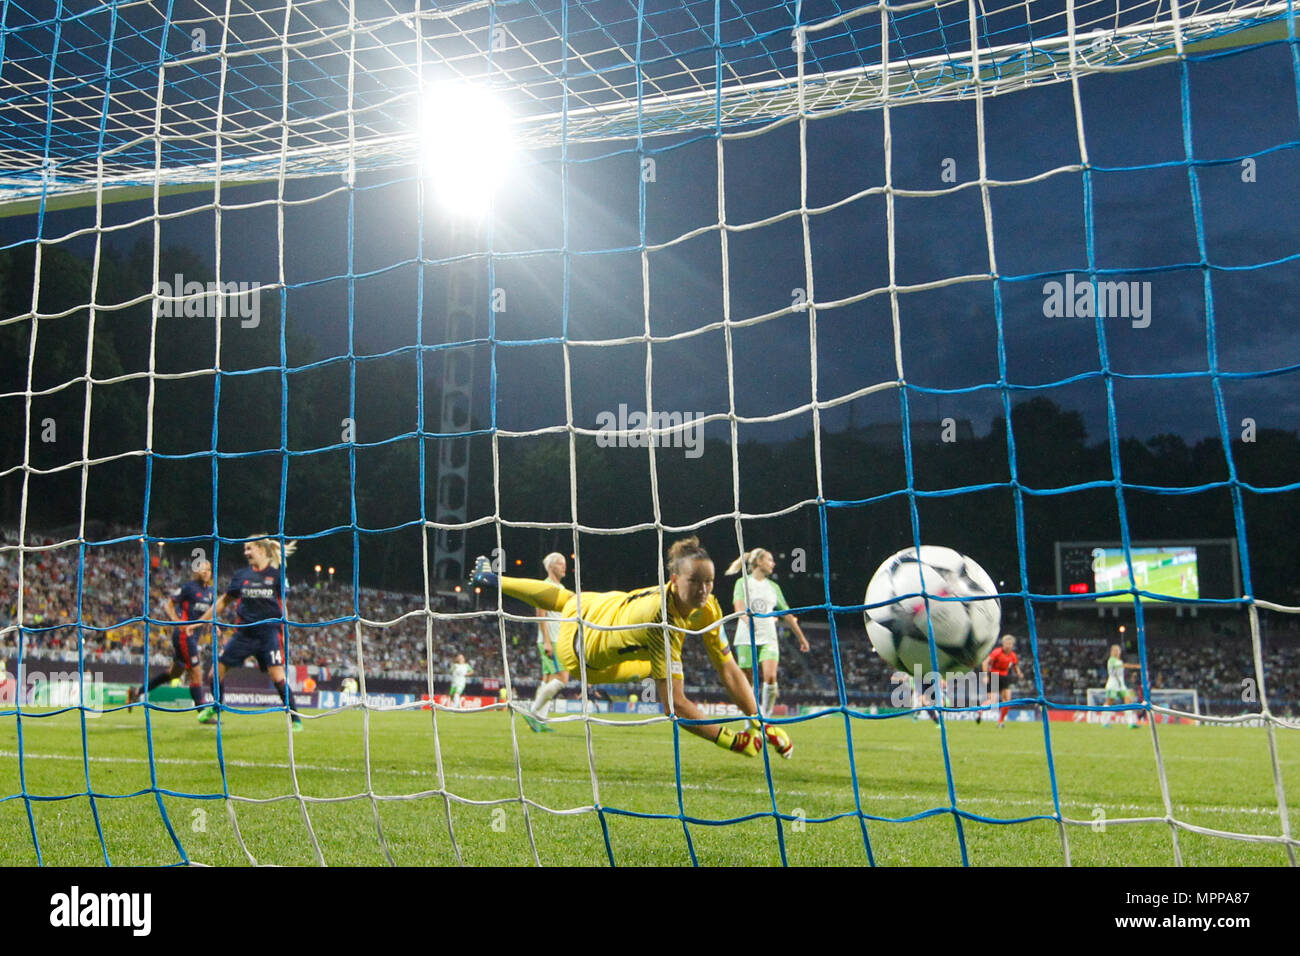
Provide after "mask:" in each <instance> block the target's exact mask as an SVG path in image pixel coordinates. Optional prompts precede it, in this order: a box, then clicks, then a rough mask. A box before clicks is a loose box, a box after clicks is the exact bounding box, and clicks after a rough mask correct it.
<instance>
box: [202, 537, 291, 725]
mask: <svg viewBox="0 0 1300 956" xmlns="http://www.w3.org/2000/svg"><path fill="white" fill-rule="evenodd" d="M295 547H296V545H295V543H294V542H292V541H290V542H288V543H287V544H286V545H285V546H284V552H283V554H282V553H281V551H280V542H279V541H277V540H275V539H274V538H261V539H260V540H257V541H248V542H246V543H245V544H244V557H245V558H247V559H248V567H246V568H241V569H240V570H238V571H236V572H235V573H234V576H233V577H231V579H230V586H229V587H228V588H226V592H225V593H224V594H222V595H221V597H220V598H218V599H217V604H216V608H215V609H214V615H213V616H214V617H215V618H220V617H221V615H222V613H223V612H224V611H225V610H226V608H227V607H229V606H230V605H231V604H234V606H235V623H236V624H238V625H240V626H239V627H236V628H235V636H234V637H232V638H231V639H230V640H229V641H227V642H226V646H225V647H223V648H222V649H221V656H220V657H219V658H218V659H217V680H216V681H215V682H214V684H213V687H212V698H213V700H214V701H216V703H217V705H218V706H220V704H221V681H222V680H224V679H225V677H226V671H227V670H228V669H229V668H231V667H242V666H243V664H244V661H245V660H247V659H248V658H250V657H255V658H256V659H257V666H258V667H260V668H261V669H262V670H263V671H265V672H266V675H267V676H268V677H270V678H271V681H272V683H274V684H275V692H276V693H277V694H279V695H280V698H281V699H282V700H283V701H284V703H285V706H286V707H288V708H289V709H290V711H292V710H293V698H292V697H290V696H289V688H288V686H287V685H286V684H285V679H284V676H285V675H284V616H285V615H284V592H283V590H282V588H281V580H282V577H281V572H280V564H281V562H282V560H283V558H285V557H288V556H289V555H290V554H293V551H294V548H295ZM216 716H217V708H216V707H209V708H208V709H207V710H205V711H204V712H203V713H201V714H200V715H199V721H200V722H202V723H205V724H208V723H212V721H214V720H216ZM292 717H293V729H294V730H295V731H298V730H301V729H302V718H301V717H299V716H298V715H297V714H292Z"/></svg>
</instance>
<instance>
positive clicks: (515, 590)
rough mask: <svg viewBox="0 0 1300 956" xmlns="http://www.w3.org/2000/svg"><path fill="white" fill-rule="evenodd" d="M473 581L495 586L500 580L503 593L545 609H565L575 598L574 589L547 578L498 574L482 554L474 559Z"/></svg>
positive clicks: (482, 584)
mask: <svg viewBox="0 0 1300 956" xmlns="http://www.w3.org/2000/svg"><path fill="white" fill-rule="evenodd" d="M472 581H473V583H475V584H478V585H481V586H487V587H495V586H496V585H497V583H498V582H500V584H501V593H502V594H506V595H509V596H510V597H512V598H517V599H518V600H520V601H523V602H524V603H525V604H531V605H532V606H533V607H540V608H542V609H543V610H545V611H563V610H564V606H565V605H566V604H568V603H569V602H570V601H572V600H573V599H574V593H573V592H572V591H570V590H568V589H566V588H562V587H560V586H559V585H558V584H553V583H552V582H551V581H549V580H547V579H545V578H543V579H542V580H540V581H539V580H536V579H534V578H514V577H509V576H507V575H504V574H497V573H496V572H495V571H493V570H492V562H491V561H489V560H488V559H487V558H485V557H482V556H480V557H478V558H475V559H474V576H473V578H472Z"/></svg>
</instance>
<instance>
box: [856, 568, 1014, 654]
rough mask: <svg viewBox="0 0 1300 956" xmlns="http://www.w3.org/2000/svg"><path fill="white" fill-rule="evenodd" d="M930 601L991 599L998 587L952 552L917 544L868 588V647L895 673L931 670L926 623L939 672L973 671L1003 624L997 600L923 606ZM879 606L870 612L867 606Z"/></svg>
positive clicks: (993, 598) (939, 602)
mask: <svg viewBox="0 0 1300 956" xmlns="http://www.w3.org/2000/svg"><path fill="white" fill-rule="evenodd" d="M923 582H924V585H925V593H926V594H927V595H929V596H931V597H938V598H942V597H974V596H978V595H982V594H987V595H996V594H997V588H996V587H994V585H993V580H992V578H990V577H989V576H988V574H987V573H985V571H984V569H983V568H981V567H980V566H979V565H978V564H976V563H975V562H974V561H972V560H971V559H970V558H968V557H966V556H965V555H961V554H958V553H957V552H956V551H954V550H952V548H938V547H933V546H930V545H922V547H921V553H920V556H919V557H918V556H917V553H916V549H915V548H906V549H905V550H903V551H900V552H898V554H896V555H894V556H893V557H892V558H890V559H889V560H888V561H886V562H885V563H884V564H882V565H881V566H880V567H879V568H878V569H877V570H876V573H875V575H873V576H872V578H871V583H870V584H868V585H867V599H866V601H865V602H864V603H866V604H867V605H868V608H867V612H866V614H865V615H864V617H865V618H866V622H867V636H868V637H870V638H871V646H872V647H874V648H875V649H876V653H877V654H879V655H880V656H881V657H882V658H884V660H885V663H887V664H889V666H891V667H893V668H894V669H895V670H900V671H906V672H907V673H912V672H914V671H915V670H916V669H917V668H918V667H919V668H920V669H921V671H922V672H923V673H924V672H929V670H930V639H929V627H928V626H927V622H928V624H931V625H933V627H934V644H935V651H936V652H937V656H938V660H939V673H941V674H951V673H961V672H963V671H969V670H974V669H975V668H976V667H979V665H980V664H981V663H983V661H984V658H986V657H987V656H988V654H989V651H991V650H993V644H994V643H995V642H996V641H997V638H998V627H999V625H1000V624H1001V623H1002V606H1001V604H999V603H998V599H997V598H996V597H989V598H987V599H985V600H978V601H935V600H931V601H929V602H928V604H929V608H928V611H927V608H926V605H927V602H926V601H925V600H924V599H923V598H922V597H921V590H922V588H921V585H922V583H923ZM873 604H876V605H880V606H879V607H870V605H873Z"/></svg>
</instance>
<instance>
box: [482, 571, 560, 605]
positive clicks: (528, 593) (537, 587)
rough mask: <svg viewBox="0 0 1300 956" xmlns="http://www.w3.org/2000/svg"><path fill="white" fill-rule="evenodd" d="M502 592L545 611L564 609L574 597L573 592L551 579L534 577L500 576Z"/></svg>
mask: <svg viewBox="0 0 1300 956" xmlns="http://www.w3.org/2000/svg"><path fill="white" fill-rule="evenodd" d="M500 581H501V593H502V594H505V595H508V596H510V597H512V598H518V599H519V600H521V601H523V602H525V603H526V604H531V605H532V606H533V607H540V608H541V609H542V610H544V611H563V610H564V605H566V604H567V603H569V601H570V600H571V599H572V598H573V592H572V591H569V590H566V589H565V588H562V587H560V586H559V585H558V584H552V583H551V582H550V581H537V580H534V579H533V578H510V577H506V576H505V575H504V574H503V575H501V576H500Z"/></svg>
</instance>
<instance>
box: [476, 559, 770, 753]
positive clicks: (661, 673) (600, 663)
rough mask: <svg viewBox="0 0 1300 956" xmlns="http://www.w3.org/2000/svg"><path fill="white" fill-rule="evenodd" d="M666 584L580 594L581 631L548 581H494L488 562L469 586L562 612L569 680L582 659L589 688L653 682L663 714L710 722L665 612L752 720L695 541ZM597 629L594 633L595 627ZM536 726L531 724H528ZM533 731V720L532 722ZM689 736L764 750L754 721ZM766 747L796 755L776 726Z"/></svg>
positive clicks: (559, 645) (708, 569) (559, 652)
mask: <svg viewBox="0 0 1300 956" xmlns="http://www.w3.org/2000/svg"><path fill="white" fill-rule="evenodd" d="M667 568H668V583H667V584H665V585H652V586H650V587H647V588H641V589H640V590H636V591H631V592H627V591H605V592H602V593H584V594H583V595H582V621H583V623H584V624H585V625H586V626H585V627H584V628H583V630H582V633H581V635H579V632H578V622H577V620H576V618H577V617H578V596H577V595H576V594H574V593H573V592H572V591H569V590H566V589H565V588H563V587H561V586H560V585H558V584H555V583H554V582H552V581H537V580H533V579H532V578H512V577H506V576H504V575H497V574H494V573H493V572H492V570H491V564H490V563H489V562H488V560H487V558H479V559H478V560H477V561H476V563H475V569H474V583H475V584H478V585H487V586H494V585H496V584H497V583H498V581H499V582H500V584H501V592H502V593H503V594H506V595H509V596H510V597H513V598H518V599H519V600H521V601H524V602H526V603H528V604H531V605H532V606H533V607H539V608H542V609H543V610H548V611H559V612H561V614H562V615H563V616H564V617H566V618H575V620H571V621H566V622H565V623H564V624H562V625H561V627H560V636H559V638H558V639H557V640H556V641H555V653H556V657H557V658H558V661H559V665H560V667H562V668H564V669H565V670H567V671H568V672H569V673H570V674H574V675H577V674H578V673H580V670H579V661H578V654H579V653H582V654H583V657H584V658H585V660H586V665H587V683H588V684H621V683H626V682H628V681H636V680H642V679H644V678H646V677H650V678H653V680H654V681H655V685H656V688H657V690H658V699H659V701H660V706H662V707H663V708H664V711H665V713H666V712H667V709H668V703H667V702H668V701H669V700H671V701H672V704H673V712H674V713H676V714H677V716H678V717H683V718H686V719H688V720H703V719H707V715H706V714H705V713H704V711H703V710H701V709H700V707H699V706H698V705H697V704H695V703H694V702H692V701H691V700H690V699H689V698H688V697H687V696H686V694H685V691H684V689H683V682H682V640H683V638H684V637H685V636H686V635H685V634H683V633H682V631H676V630H668V631H667V635H668V640H667V645H668V646H667V648H665V646H664V645H665V641H664V633H665V628H664V627H663V626H662V625H663V623H664V616H663V612H664V607H665V606H666V607H667V610H668V624H670V625H672V626H673V627H676V628H682V629H683V630H686V631H702V632H703V634H702V635H701V638H702V640H703V641H704V649H705V650H706V651H707V652H708V655H709V660H710V661H712V662H713V666H714V668H715V669H716V670H717V672H718V677H719V678H720V679H721V681H722V686H723V687H725V688H726V691H727V696H728V697H730V698H731V701H732V703H734V704H735V705H736V706H737V707H739V708H740V710H741V712H742V713H744V714H746V715H750V716H753V715H755V714H757V713H758V707H757V706H756V705H755V703H754V692H753V690H751V689H750V686H749V683H748V682H747V681H746V680H745V675H744V674H742V673H741V671H740V668H739V667H737V666H736V662H735V661H734V660H733V659H732V657H731V651H730V649H729V648H728V647H727V641H726V638H724V637H723V636H722V634H721V632H720V627H719V626H718V625H719V622H720V621H721V620H722V608H721V607H720V606H719V604H718V602H717V599H715V598H714V597H713V573H714V569H713V561H712V560H711V559H710V558H709V554H708V552H707V551H705V550H704V548H702V547H701V546H700V540H699V538H696V537H690V538H683V539H682V540H680V541H677V542H674V544H673V546H672V547H671V548H669V549H668V563H667ZM593 625H597V626H593ZM627 625H642V626H640V627H630V628H628V629H627V630H601V629H599V628H601V627H619V626H627ZM563 686H564V685H563V684H561V683H559V682H558V681H551V682H550V683H549V684H548V685H547V687H546V689H547V690H548V691H552V689H553V691H552V696H553V695H554V693H558V692H559V690H560V689H561V688H563ZM533 719H535V718H533ZM529 726H532V720H530V721H529ZM686 729H687V730H689V731H690V732H691V733H693V734H695V735H697V736H699V737H703V738H704V739H705V740H712V741H713V742H714V743H716V744H717V745H718V746H719V747H723V748H725V749H727V750H730V751H732V752H733V753H739V754H744V755H745V756H747V757H754V756H757V755H758V753H759V751H760V750H761V749H762V746H763V740H762V733H761V725H760V724H759V722H758V721H757V720H751V721H749V723H748V724H747V725H746V727H745V729H743V730H732V729H731V728H730V727H728V726H726V725H723V726H712V725H695V724H689V725H686ZM767 742H768V743H769V744H771V745H772V747H773V749H774V750H776V752H777V753H779V754H780V755H781V756H782V757H787V758H788V757H789V756H790V755H791V754H792V753H793V752H794V744H793V743H791V741H790V737H789V735H787V734H786V732H785V731H784V730H782V729H781V728H780V727H776V726H773V725H772V724H768V725H767Z"/></svg>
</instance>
